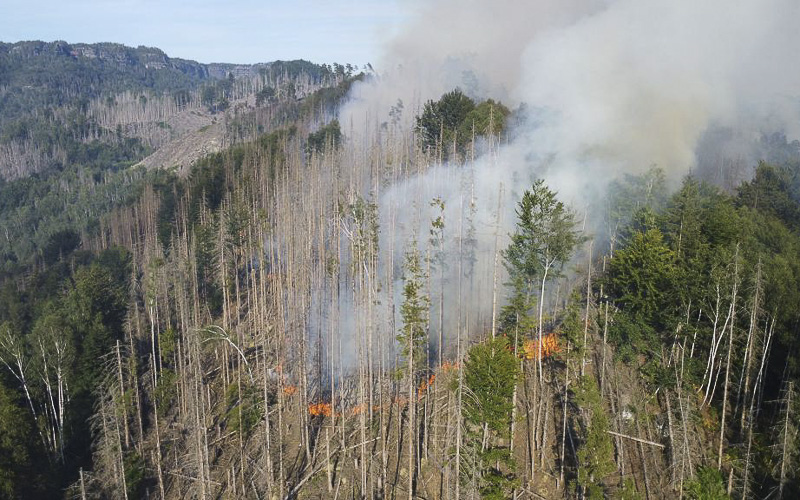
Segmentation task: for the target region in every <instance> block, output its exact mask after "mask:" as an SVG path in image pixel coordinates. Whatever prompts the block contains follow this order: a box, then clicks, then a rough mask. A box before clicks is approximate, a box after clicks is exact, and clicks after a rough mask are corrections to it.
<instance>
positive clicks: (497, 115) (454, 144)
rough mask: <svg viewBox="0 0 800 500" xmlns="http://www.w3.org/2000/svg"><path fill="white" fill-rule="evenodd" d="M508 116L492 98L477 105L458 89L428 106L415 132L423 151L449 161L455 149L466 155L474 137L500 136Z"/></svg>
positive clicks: (505, 110) (424, 108)
mask: <svg viewBox="0 0 800 500" xmlns="http://www.w3.org/2000/svg"><path fill="white" fill-rule="evenodd" d="M400 104H402V103H400ZM397 109H402V107H398V108H397ZM509 114H510V112H509V110H508V108H506V107H505V106H503V105H502V104H501V103H499V102H495V101H493V100H491V99H489V100H487V101H484V102H481V103H479V104H477V105H476V103H475V101H474V100H472V99H471V98H469V97H467V96H466V95H465V94H464V93H463V92H462V91H461V89H455V90H452V91H450V92H447V93H446V94H444V95H443V96H442V97H441V98H440V99H439V100H438V101H432V100H431V101H428V102H427V103H425V106H424V107H423V110H422V114H421V115H419V116H418V117H417V120H416V126H415V130H416V132H417V134H419V138H420V141H421V143H422V146H423V147H424V148H427V149H431V150H436V151H438V152H440V153H441V154H442V156H443V157H444V158H448V157H449V156H450V154H451V153H452V151H453V149H454V148H455V150H456V152H459V153H461V154H463V153H464V151H465V148H466V145H467V144H469V142H470V141H471V140H472V139H473V138H474V137H477V136H496V135H499V134H500V133H501V132H502V131H503V130H504V129H505V124H506V118H507V117H508V115H509Z"/></svg>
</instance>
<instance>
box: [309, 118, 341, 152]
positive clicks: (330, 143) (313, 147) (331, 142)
mask: <svg viewBox="0 0 800 500" xmlns="http://www.w3.org/2000/svg"><path fill="white" fill-rule="evenodd" d="M341 142H342V131H341V130H340V129H339V120H331V122H330V123H328V124H327V125H325V126H324V127H322V128H320V129H319V130H317V131H316V132H312V133H310V134H308V141H307V143H306V144H307V145H306V150H307V151H308V153H309V154H311V153H324V152H326V151H330V152H333V151H336V150H337V149H338V148H339V144H340V143H341Z"/></svg>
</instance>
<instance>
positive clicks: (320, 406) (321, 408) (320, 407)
mask: <svg viewBox="0 0 800 500" xmlns="http://www.w3.org/2000/svg"><path fill="white" fill-rule="evenodd" d="M308 413H309V414H310V415H311V416H312V417H330V416H331V415H332V414H333V411H332V410H331V404H330V403H316V404H310V405H308Z"/></svg>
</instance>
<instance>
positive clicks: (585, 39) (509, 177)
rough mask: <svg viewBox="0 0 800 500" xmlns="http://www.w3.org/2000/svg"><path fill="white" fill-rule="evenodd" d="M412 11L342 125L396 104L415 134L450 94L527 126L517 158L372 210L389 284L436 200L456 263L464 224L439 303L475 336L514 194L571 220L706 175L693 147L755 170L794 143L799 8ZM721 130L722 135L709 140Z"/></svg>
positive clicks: (424, 184) (508, 0) (393, 194)
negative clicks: (763, 153) (542, 184)
mask: <svg viewBox="0 0 800 500" xmlns="http://www.w3.org/2000/svg"><path fill="white" fill-rule="evenodd" d="M413 5H415V7H413V8H415V9H416V11H415V14H414V15H413V16H412V17H411V21H410V23H409V25H408V26H407V27H406V28H405V29H404V30H403V31H402V32H401V33H400V35H399V36H398V37H397V38H396V39H395V40H393V41H392V42H391V43H390V44H389V45H388V46H387V47H386V48H385V51H384V56H383V58H382V60H381V61H380V62H379V63H378V64H377V65H376V68H377V69H378V73H379V76H377V77H376V78H374V79H371V80H369V81H366V82H364V83H361V84H358V85H357V86H356V87H355V88H354V89H353V91H352V93H351V100H350V102H349V104H348V105H347V106H346V107H345V108H344V109H343V111H342V113H341V115H342V121H343V122H344V123H349V124H350V125H351V130H353V131H355V134H354V135H356V136H358V135H359V134H361V133H365V131H369V129H370V125H369V124H376V123H382V122H386V121H388V120H389V113H390V110H391V108H392V106H396V105H397V103H398V102H402V103H403V105H404V106H403V109H404V114H403V116H402V117H401V119H400V125H401V126H405V127H411V126H413V120H414V116H415V115H417V114H419V112H420V111H421V108H422V106H423V104H424V103H425V102H426V101H428V100H430V99H434V100H435V99H438V98H439V97H440V96H441V95H442V94H443V93H444V92H447V91H449V90H452V89H453V88H455V87H459V88H461V89H462V90H463V91H464V92H465V93H467V94H468V95H470V96H472V97H474V98H476V99H483V98H494V99H499V100H501V101H503V102H504V103H505V104H507V105H509V107H518V106H520V105H522V104H524V106H525V109H526V112H525V113H524V114H522V115H523V116H524V117H525V118H524V119H523V120H522V122H521V124H520V125H518V126H517V129H516V130H515V131H514V133H513V134H512V136H513V137H514V139H513V140H512V141H511V142H510V143H508V144H505V145H503V146H502V147H500V149H499V150H497V151H495V152H493V153H492V154H488V155H485V156H483V157H481V158H480V159H479V160H478V161H477V162H475V163H474V164H471V165H469V166H467V167H465V166H462V165H448V164H446V165H435V166H431V167H430V168H429V169H428V170H427V171H426V172H425V173H423V174H420V175H417V176H414V177H411V178H409V179H406V180H404V181H402V182H400V183H399V184H396V185H394V186H392V187H391V188H390V189H388V190H386V191H384V192H383V193H382V194H381V197H380V200H379V208H380V220H381V227H382V228H384V229H382V231H383V233H386V229H385V228H388V227H392V228H394V230H395V231H396V233H395V234H394V235H393V239H394V241H393V242H392V244H391V245H389V244H387V236H386V235H385V234H383V236H382V239H381V248H382V254H383V258H382V260H381V262H382V265H383V266H386V265H391V266H395V267H397V268H398V272H397V273H395V276H396V277H399V276H400V275H401V274H402V270H401V269H399V267H398V266H399V263H400V262H402V257H401V256H402V252H403V251H404V250H405V249H406V248H407V245H406V243H407V242H408V241H410V240H411V239H412V237H413V236H412V235H416V236H417V238H420V239H421V240H422V242H421V243H420V247H421V248H422V247H423V246H424V241H425V240H426V238H427V234H428V228H429V225H430V220H431V218H432V217H434V216H435V215H436V214H435V210H432V209H431V208H429V207H428V202H429V201H430V200H431V199H432V198H434V197H437V198H440V199H441V200H442V201H443V202H444V204H445V207H446V210H445V221H446V226H445V240H446V242H447V243H446V245H447V247H448V248H447V251H448V254H449V255H456V252H458V251H459V250H458V248H457V246H458V245H459V244H460V243H461V242H463V231H464V225H465V224H467V222H465V221H466V220H467V218H468V217H471V219H470V220H471V222H470V224H471V227H472V228H473V230H474V232H475V242H474V244H475V247H474V251H475V257H476V261H475V262H476V269H475V270H474V273H473V274H472V275H471V276H470V279H469V281H468V283H467V284H466V285H464V284H463V279H462V280H461V281H460V280H459V277H458V275H457V273H456V271H455V269H454V266H453V265H451V266H450V267H449V268H448V271H447V273H448V275H447V276H446V277H445V279H444V280H443V281H444V283H445V285H444V287H446V288H447V290H446V291H445V292H444V293H445V296H446V297H447V299H446V300H445V301H444V302H445V308H446V310H448V311H452V310H454V309H451V308H452V307H454V306H455V304H454V303H455V302H456V301H462V310H464V309H465V308H471V311H473V312H474V315H475V316H477V317H482V318H484V321H483V325H484V326H485V325H486V321H485V318H487V317H488V316H489V314H490V310H491V307H492V301H491V289H492V286H493V274H492V271H493V268H494V262H495V252H496V247H497V245H496V241H497V240H498V236H497V234H500V237H499V241H500V245H501V248H502V247H503V246H505V244H507V239H506V236H507V234H508V233H509V232H511V231H513V227H514V223H515V220H514V218H515V216H514V206H515V204H516V202H517V201H518V199H519V197H520V195H521V191H522V190H523V189H525V188H526V187H528V186H530V184H531V182H532V181H533V180H534V179H535V178H540V177H542V178H544V179H545V180H546V182H547V184H548V185H549V186H550V187H551V188H553V189H555V190H557V191H558V192H559V197H560V199H562V200H563V201H565V202H568V203H570V204H571V205H572V206H573V207H574V208H575V209H576V210H577V211H578V212H579V213H582V212H588V213H589V214H591V213H597V210H596V208H597V203H598V200H599V199H601V197H602V196H603V192H604V187H605V186H606V185H607V183H608V182H609V181H611V180H612V179H614V178H615V177H618V176H619V175H621V174H623V173H633V174H635V173H641V172H644V171H646V170H647V169H649V168H650V167H652V166H653V165H655V166H657V167H659V168H661V169H662V170H663V171H664V172H665V173H666V175H667V178H668V179H669V180H672V181H673V182H674V181H677V180H679V179H680V178H681V177H683V176H684V175H686V174H687V173H689V172H690V171H692V170H695V171H696V170H697V169H702V168H703V165H699V164H698V161H697V158H698V154H697V151H698V145H699V144H701V143H703V147H704V148H705V150H706V152H708V151H712V152H714V154H718V155H721V156H724V155H736V156H737V157H739V158H744V159H745V160H746V161H748V162H752V161H755V159H756V158H755V157H754V156H753V155H754V149H753V148H752V147H751V146H752V145H754V144H756V143H757V142H758V140H759V138H760V137H761V136H762V134H771V133H774V132H782V133H786V134H787V136H788V137H789V139H794V138H796V136H797V133H798V132H800V127H798V125H800V121H798V120H799V118H800V109H799V108H800V106H798V105H799V104H800V100H798V95H799V94H800V64H797V62H796V60H795V59H796V54H797V51H798V49H800V30H798V29H797V28H796V27H795V26H794V25H795V23H796V20H797V19H798V18H800V3H798V2H797V1H796V0H737V1H734V2H730V1H723V0H707V1H704V2H696V1H694V0H674V1H671V2H664V1H661V0H590V1H578V0H535V1H530V0H528V1H523V0H519V1H516V0H504V1H496V2H483V1H479V0H459V1H456V0H438V1H433V2H430V3H427V4H425V5H424V6H423V5H420V4H413ZM396 119H397V117H396V116H395V120H396ZM720 130H724V131H727V132H728V133H724V134H719V133H716V134H715V133H714V132H715V131H720ZM352 139H353V140H356V141H357V140H359V137H353V138H352ZM706 157H708V155H706ZM410 206H413V207H414V209H409V207H410ZM470 210H471V212H470ZM470 214H471V215H470ZM589 222H592V220H591V217H590V220H589ZM420 235H422V236H421V237H420ZM397 242H400V243H397ZM387 248H390V249H391V250H388V249H387ZM462 278H463V276H462ZM456 283H462V284H461V285H458V287H459V288H455V287H456V286H457V285H456ZM400 285H401V282H400V281H397V282H396V283H395V286H394V289H393V293H394V295H395V297H397V295H398V290H399V287H400ZM387 293H388V292H387ZM432 299H433V302H434V303H436V301H437V299H436V298H435V297H432ZM397 300H398V299H395V302H397ZM447 301H450V303H447ZM345 315H346V314H345ZM434 315H435V314H434ZM386 322H387V324H389V323H390V322H389V321H388V319H387V320H386ZM462 323H463V320H462V319H459V320H458V321H453V322H450V321H449V320H448V319H447V318H445V319H444V324H443V325H440V327H442V328H445V329H447V330H448V331H451V332H452V331H454V330H455V329H457V328H460V327H461V326H460V325H461V324H462Z"/></svg>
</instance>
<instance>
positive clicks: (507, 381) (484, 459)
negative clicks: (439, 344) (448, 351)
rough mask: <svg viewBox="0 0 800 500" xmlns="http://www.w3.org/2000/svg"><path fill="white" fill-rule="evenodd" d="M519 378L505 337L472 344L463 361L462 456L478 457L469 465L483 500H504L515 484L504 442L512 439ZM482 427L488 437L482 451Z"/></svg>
mask: <svg viewBox="0 0 800 500" xmlns="http://www.w3.org/2000/svg"><path fill="white" fill-rule="evenodd" d="M518 376H519V361H518V360H517V358H516V357H514V355H513V353H512V352H511V347H510V346H509V344H508V340H507V339H506V338H505V337H497V338H495V339H494V340H487V341H485V342H482V343H480V344H476V345H474V346H473V347H471V348H470V350H469V353H468V354H467V360H466V361H465V362H464V387H463V389H462V390H463V391H464V419H465V421H466V423H467V424H468V426H467V435H466V438H467V442H466V443H465V446H466V447H467V448H468V451H467V453H466V455H465V457H470V456H474V457H476V458H477V463H475V464H472V465H473V468H477V471H476V472H477V475H478V477H479V481H478V484H479V490H480V492H481V497H482V498H487V499H500V498H506V495H507V494H508V492H509V491H510V490H511V489H512V488H514V486H515V485H516V484H517V481H516V476H515V474H514V472H513V470H514V460H513V457H512V456H511V453H510V448H509V447H508V446H507V440H508V439H510V438H511V435H510V425H511V414H512V410H513V403H512V396H513V393H514V387H515V385H516V383H517V377H518ZM484 428H485V429H486V432H488V433H489V435H490V442H489V445H488V446H487V447H486V448H485V449H484V448H483V447H482V440H483V429H484ZM470 448H471V450H469V449H470ZM470 451H471V453H470Z"/></svg>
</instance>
